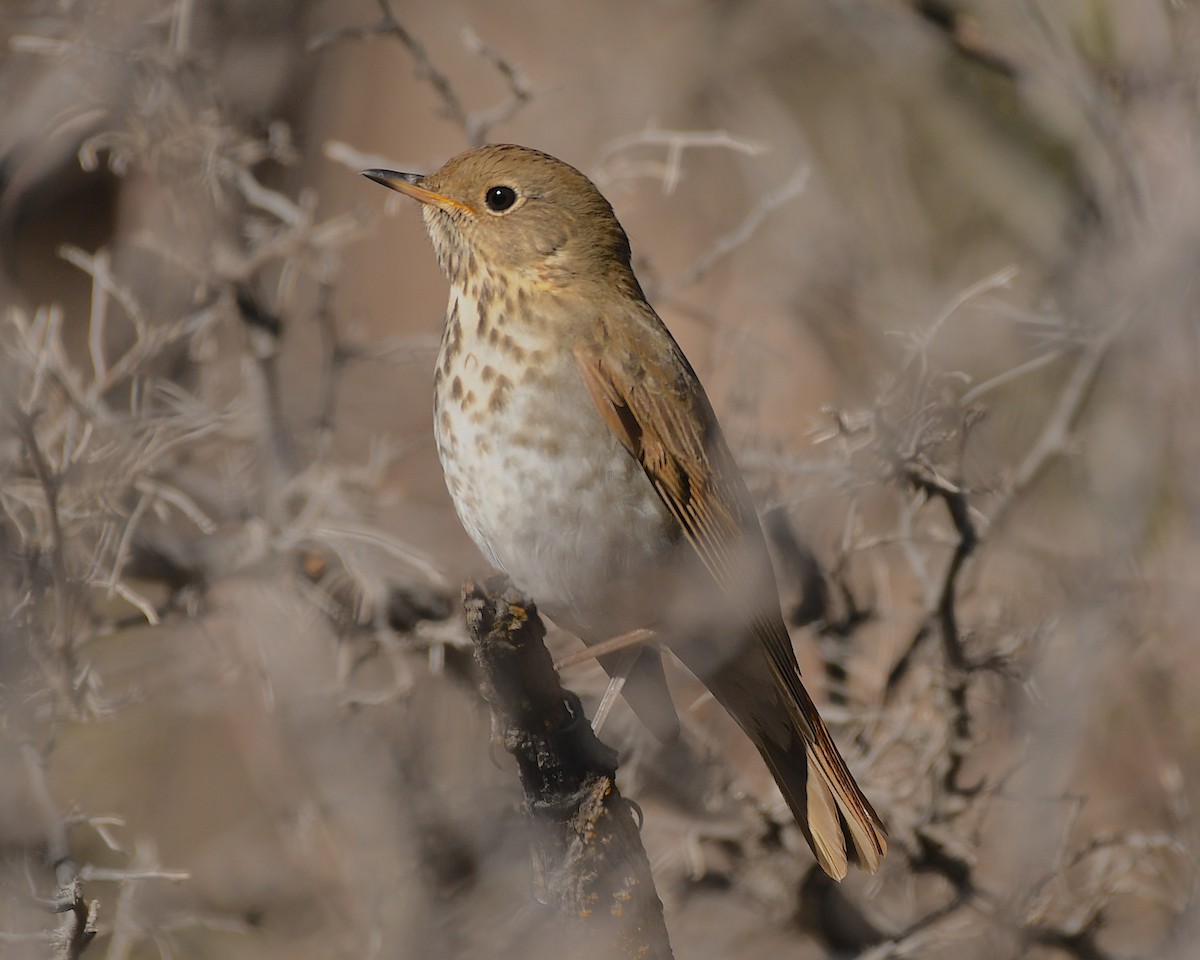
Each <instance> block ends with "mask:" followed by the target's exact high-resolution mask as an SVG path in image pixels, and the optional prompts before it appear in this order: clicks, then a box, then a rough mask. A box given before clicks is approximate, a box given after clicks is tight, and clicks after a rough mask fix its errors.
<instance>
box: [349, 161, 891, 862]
mask: <svg viewBox="0 0 1200 960" xmlns="http://www.w3.org/2000/svg"><path fill="white" fill-rule="evenodd" d="M365 175H366V176H368V177H370V178H371V179H372V180H376V181H378V182H379V183H382V184H384V185H385V186H387V187H391V188H392V189H393V190H398V191H399V192H400V193H403V194H405V195H407V196H409V197H412V198H413V199H415V200H419V201H420V202H421V203H422V204H423V212H424V217H425V225H426V227H427V228H428V230H429V235H430V237H431V239H432V240H433V246H434V248H435V250H436V252H437V257H438V261H439V263H440V264H441V267H442V270H443V271H444V272H445V274H446V276H447V278H448V279H449V281H450V303H449V307H448V312H447V315H446V326H445V331H444V333H443V336H442V345H441V352H440V354H439V356H438V361H437V370H436V373H435V376H434V392H435V400H434V413H435V419H434V434H435V437H436V440H437V448H438V455H439V457H440V458H441V462H442V469H443V471H444V472H445V476H446V485H447V487H448V488H449V490H450V495H451V497H452V498H453V500H454V505H455V508H456V509H457V511H458V515H459V518H460V519H461V520H462V523H463V526H464V527H466V529H467V532H468V533H469V534H470V535H471V537H472V539H473V540H474V541H475V543H476V544H478V546H479V548H480V550H482V551H483V553H484V554H485V555H486V556H487V558H488V560H489V561H491V563H492V564H494V565H495V566H496V567H498V568H499V569H501V570H503V571H504V572H505V573H507V574H508V576H509V578H510V579H511V580H512V582H513V583H514V584H515V585H516V586H517V587H519V588H520V589H521V590H523V591H525V592H526V593H527V594H529V595H530V596H532V597H533V599H534V600H535V601H536V602H537V604H538V605H539V607H540V608H541V609H542V610H543V611H544V612H545V613H546V614H547V615H548V616H549V617H550V618H551V619H553V620H554V621H555V622H556V623H558V624H559V625H560V626H562V627H564V628H565V629H567V630H569V631H571V632H572V633H574V634H576V635H577V636H579V637H580V638H581V639H582V640H583V641H584V642H585V643H589V644H596V643H600V642H603V641H605V640H608V639H610V638H614V637H618V636H621V635H625V634H631V633H633V632H634V631H638V630H642V629H643V628H644V629H645V630H648V631H652V633H653V636H654V637H655V638H656V640H658V641H659V642H661V643H662V644H663V645H665V646H666V647H668V648H669V649H671V650H672V651H673V652H674V653H675V654H676V655H677V656H678V657H679V658H680V659H681V660H682V661H683V663H684V664H685V665H686V666H687V667H688V668H689V669H690V670H691V671H692V672H693V673H695V674H696V676H697V677H698V678H699V679H700V680H701V681H702V682H703V683H704V684H705V685H706V686H707V687H708V689H709V690H711V691H712V694H713V696H714V697H715V698H716V699H717V701H718V702H720V703H721V704H722V706H724V707H725V709H726V710H728V711H729V713H730V714H731V715H732V716H733V718H734V720H736V721H737V722H738V724H739V725H740V726H741V728H742V729H743V730H744V731H745V732H746V734H747V736H749V738H750V739H751V740H752V741H753V742H754V744H755V746H756V747H758V750H759V752H760V753H761V754H762V757H763V759H764V760H765V761H766V763H767V766H768V767H769V768H770V770H771V773H772V774H773V775H774V777H775V780H776V782H777V783H778V784H779V787H780V789H781V790H782V791H783V795H784V797H785V798H786V799H787V802H788V805H789V806H790V807H791V809H792V812H793V814H794V815H795V817H796V821H797V822H798V823H799V825H800V828H801V830H803V832H804V835H805V837H806V838H807V839H808V842H809V845H810V846H811V847H812V849H813V852H814V853H815V854H816V857H817V860H818V861H819V862H820V864H821V866H822V867H823V868H824V869H825V871H826V872H827V873H828V874H830V876H832V877H834V878H836V879H841V878H842V877H843V876H845V874H846V869H847V864H848V862H850V861H855V862H858V863H860V864H861V865H863V866H864V867H866V869H868V870H871V871H872V872H873V871H874V870H875V869H876V868H877V867H878V866H879V861H880V858H881V857H882V856H883V855H884V853H885V852H886V850H887V841H886V839H885V836H884V831H883V826H882V824H881V823H880V821H879V818H878V816H877V815H876V813H875V811H874V810H873V809H872V808H871V805H870V803H868V801H867V800H866V798H865V797H864V796H863V795H862V792H861V791H860V790H859V788H858V785H857V784H856V783H855V782H854V778H853V777H852V776H851V774H850V771H849V770H848V769H847V768H846V764H845V762H844V761H843V760H842V757H841V755H840V754H839V753H838V750H837V747H836V746H835V745H834V742H833V739H832V738H831V737H830V735H829V731H828V730H827V729H826V728H825V724H824V723H823V722H822V721H821V718H820V716H819V715H818V713H817V710H816V707H815V706H814V705H813V702H812V700H811V699H809V696H808V693H807V692H806V691H805V689H804V686H803V684H802V683H801V680H800V669H799V667H798V666H797V663H796V656H795V653H794V652H793V650H792V645H791V640H790V638H789V637H788V632H787V628H786V626H785V625H784V621H783V617H782V614H781V613H780V607H779V597H778V593H777V591H776V586H775V579H774V576H773V574H772V571H771V561H770V558H769V556H768V554H767V548H766V544H765V541H764V539H763V534H762V529H761V527H760V526H759V523H758V518H757V516H756V515H755V512H754V507H753V503H752V502H751V499H750V494H749V492H748V491H747V490H746V486H745V483H744V482H743V480H742V477H741V474H740V473H739V472H738V469H737V466H736V465H735V463H734V461H733V457H732V456H731V455H730V452H729V449H728V447H727V446H726V443H725V439H724V437H723V436H722V434H721V430H720V428H719V427H718V425H717V420H716V417H715V415H714V414H713V411H712V407H711V406H710V405H709V402H708V398H707V396H706V395H705V393H704V389H703V388H702V387H701V386H700V381H699V380H698V379H697V377H696V374H695V372H694V371H693V370H692V368H691V366H690V365H689V363H688V361H687V359H686V358H685V357H684V355H683V353H682V352H681V351H680V349H679V346H678V345H677V344H676V343H675V340H674V339H673V338H672V337H671V334H670V333H669V332H668V331H667V328H666V327H665V326H664V325H663V323H662V321H661V320H659V318H658V316H657V315H656V314H655V312H654V310H653V309H652V308H651V306H650V304H649V303H647V302H646V299H645V296H644V295H643V293H642V289H641V287H640V286H639V285H638V281H637V278H636V277H635V276H634V275H633V270H632V268H631V266H630V252H629V241H628V239H627V238H626V236H625V231H624V230H622V229H621V225H620V224H619V223H618V222H617V218H616V217H615V216H614V214H613V211H612V207H610V206H609V204H608V201H607V200H605V199H604V197H603V196H602V195H601V194H600V191H599V190H597V189H596V187H595V186H594V185H593V184H592V183H591V181H590V180H588V179H587V177H585V176H584V175H583V174H582V173H580V172H579V171H578V170H576V169H575V168H574V167H571V166H568V165H567V164H565V163H563V162H562V161H560V160H556V159H554V158H553V157H550V156H547V155H546V154H544V153H539V152H538V151H536V150H530V149H527V148H525V147H518V146H512V145H495V146H487V147H480V148H478V149H476V150H471V151H468V152H467V153H464V154H461V155H460V156H457V157H455V158H454V159H452V160H450V161H448V162H447V163H446V164H445V166H443V167H442V168H441V169H440V170H438V171H437V172H436V173H433V174H430V175H429V176H419V175H416V174H409V173H395V172H392V171H389V170H368V171H366V174H365ZM600 659H601V663H602V664H604V666H605V668H606V669H608V670H609V672H610V673H612V672H616V671H617V670H618V669H620V670H622V671H623V672H627V673H628V679H627V682H626V684H625V686H624V688H623V691H622V692H623V695H624V696H625V698H626V699H627V700H628V701H629V703H630V705H631V706H632V707H633V708H634V710H635V712H636V713H637V714H638V715H639V716H640V717H642V718H643V720H645V721H646V722H647V723H648V725H649V726H650V727H651V728H652V729H654V730H655V731H656V732H657V733H658V734H659V736H661V737H669V736H670V735H671V734H672V733H673V732H674V731H675V729H677V727H676V724H677V723H678V721H677V719H676V716H675V712H674V708H673V707H671V706H670V699H669V695H668V693H667V690H666V684H665V682H664V676H663V669H662V661H661V659H660V654H659V650H658V648H657V647H656V646H644V647H642V648H641V650H640V652H636V653H634V654H633V655H632V658H629V657H626V658H624V660H623V661H622V658H621V657H618V656H616V655H611V654H610V655H608V656H605V657H601V658H600ZM618 662H620V664H621V665H620V667H618Z"/></svg>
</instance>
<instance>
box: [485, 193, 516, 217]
mask: <svg viewBox="0 0 1200 960" xmlns="http://www.w3.org/2000/svg"><path fill="white" fill-rule="evenodd" d="M483 202H484V203H486V204H487V208H488V209H489V210H491V211H492V212H493V213H503V212H504V211H505V210H507V209H508V208H509V207H511V206H512V205H513V204H514V203H516V202H517V191H516V190H514V189H513V188H512V187H488V192H487V193H485V194H484V195H483Z"/></svg>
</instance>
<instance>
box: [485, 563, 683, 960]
mask: <svg viewBox="0 0 1200 960" xmlns="http://www.w3.org/2000/svg"><path fill="white" fill-rule="evenodd" d="M504 583H505V582H504V581H501V582H500V583H492V584H489V585H488V586H489V587H490V588H499V587H501V586H503V585H504ZM463 606H464V607H465V609H466V614H467V627H468V629H469V630H470V633H471V637H472V640H473V641H474V643H475V656H476V660H477V661H478V662H479V665H480V667H481V668H482V670H483V675H484V681H483V684H484V696H485V697H486V698H487V700H488V702H489V703H491V705H492V710H493V716H494V718H495V723H496V728H497V729H498V730H500V731H501V736H502V737H503V740H504V747H505V749H506V750H508V752H509V753H511V754H512V755H513V756H514V757H515V758H516V760H517V767H518V770H519V772H520V776H521V784H522V786H523V788H524V791H525V813H526V815H527V816H528V817H529V819H530V822H531V825H532V834H533V837H532V844H533V861H534V872H535V884H536V887H537V889H536V893H537V897H538V899H539V900H541V901H542V902H544V903H548V904H552V905H553V906H554V907H555V908H556V909H557V910H558V912H559V913H560V914H562V915H563V916H565V917H567V918H569V922H572V923H573V925H575V926H576V927H577V928H578V929H582V930H585V931H587V933H588V935H589V937H590V938H591V940H592V941H593V942H594V943H595V944H596V946H597V948H599V949H601V950H602V951H603V952H602V954H601V955H604V956H621V957H637V958H644V960H655V958H670V957H672V956H673V954H672V953H671V945H670V942H669V941H668V939H667V929H666V925H665V924H664V922H663V916H662V903H661V901H660V900H659V899H658V892H657V891H656V890H655V888H654V881H653V879H652V877H651V875H650V863H649V861H648V860H647V858H646V851H645V850H644V849H643V848H642V843H641V838H640V837H639V835H638V827H637V824H636V823H635V821H634V817H633V811H632V809H631V806H630V804H628V803H627V802H626V801H624V800H623V799H622V797H621V795H620V793H619V792H618V790H617V787H616V783H615V782H614V777H615V774H616V767H617V758H616V754H615V752H614V751H613V750H612V749H610V748H609V747H607V746H606V745H605V744H603V743H601V742H600V741H599V740H597V739H596V736H595V734H593V733H592V728H591V726H590V725H589V724H588V722H587V718H586V717H585V716H584V715H583V710H582V708H581V707H580V704H579V700H578V698H577V697H575V695H574V694H572V693H569V692H567V691H564V690H563V689H562V686H561V685H560V684H559V681H558V674H557V673H555V671H554V665H553V663H552V661H551V659H550V654H549V652H548V651H547V650H546V648H545V646H544V645H543V644H542V638H543V637H544V636H545V629H544V627H543V626H542V623H541V620H540V619H539V618H538V615H537V610H536V608H535V607H534V605H533V603H532V602H531V601H529V600H528V599H527V598H525V597H524V596H522V595H521V594H520V593H518V592H517V591H516V590H514V589H512V587H511V586H510V587H508V588H507V589H505V590H503V592H502V593H501V592H500V591H499V589H484V588H480V587H478V586H476V585H475V584H474V583H467V585H466V586H465V587H464V589H463Z"/></svg>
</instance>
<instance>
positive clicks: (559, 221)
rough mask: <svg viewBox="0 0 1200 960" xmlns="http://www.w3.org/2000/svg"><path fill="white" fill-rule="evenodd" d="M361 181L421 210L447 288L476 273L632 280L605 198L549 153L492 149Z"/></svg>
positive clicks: (565, 281)
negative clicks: (427, 170) (426, 170)
mask: <svg viewBox="0 0 1200 960" xmlns="http://www.w3.org/2000/svg"><path fill="white" fill-rule="evenodd" d="M363 175H364V176H366V177H369V178H371V179H372V180H375V181H377V182H378V183H382V184H383V185H384V186H386V187H390V188H391V189H393V190H396V191H399V192H400V193H403V194H405V195H406V196H409V197H412V198H413V199H414V200H418V201H420V202H421V203H422V204H423V212H424V215H425V226H426V228H427V229H428V230H429V235H430V237H431V239H432V240H433V245H434V248H435V250H436V251H437V256H438V262H439V263H440V264H441V266H442V270H443V271H444V272H445V274H446V276H447V277H448V278H449V279H450V281H451V283H460V284H465V283H467V282H469V281H470V280H471V279H473V278H474V277H475V276H476V275H478V273H479V272H480V271H487V272H496V271H503V272H505V273H506V274H509V275H512V274H517V275H521V276H523V277H524V278H526V279H527V280H529V281H531V282H535V283H546V284H562V285H569V284H574V283H579V282H584V281H588V280H597V281H601V282H612V281H613V280H614V279H615V278H617V277H621V275H622V274H625V275H628V279H630V280H631V279H632V273H631V271H630V266H629V240H628V239H627V238H626V236H625V231H624V230H623V229H621V225H620V223H618V222H617V218H616V216H615V214H614V213H613V210H612V207H611V206H610V205H609V203H608V201H607V200H605V199H604V196H603V195H602V194H601V193H600V191H599V190H598V189H596V186H595V184H593V183H592V182H591V181H590V180H589V179H588V178H587V177H585V176H584V175H583V174H582V173H580V172H579V171H578V170H576V169H575V168H574V167H572V166H571V165H570V164H566V163H563V162H562V161H561V160H556V159H555V158H554V157H551V156H549V155H548V154H545V153H541V152H540V151H537V150H532V149H530V148H528V147H520V146H515V145H513V144H491V145H489V146H485V147H478V148H476V149H474V150H469V151H467V152H466V153H461V154H459V155H458V156H456V157H454V158H452V159H450V160H448V161H447V162H446V163H445V164H444V165H443V166H442V168H441V169H440V170H438V171H437V172H436V173H431V174H429V175H427V176H421V175H420V174H413V173H396V172H395V171H392V170H365V171H363ZM621 278H622V279H624V277H621ZM634 282H635V283H636V281H634Z"/></svg>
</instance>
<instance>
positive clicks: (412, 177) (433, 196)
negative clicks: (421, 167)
mask: <svg viewBox="0 0 1200 960" xmlns="http://www.w3.org/2000/svg"><path fill="white" fill-rule="evenodd" d="M362 175H363V176H364V177H366V178H367V179H369V180H374V181H375V182H376V183H382V184H383V185H384V186H385V187H388V188H389V189H391V190H395V191H396V192H397V193H402V194H404V195H405V196H406V197H412V198H413V199H414V200H419V201H420V202H421V203H431V204H434V205H436V206H439V207H457V208H458V209H459V210H466V211H467V212H468V213H474V212H475V211H474V210H472V209H471V208H470V207H469V206H467V205H466V204H465V203H462V202H460V201H458V200H452V199H451V198H450V197H444V196H442V195H441V194H440V193H434V192H433V191H432V190H426V189H425V188H424V187H422V186H420V181H422V180H424V179H425V178H424V177H423V176H422V175H421V174H419V173H397V172H396V171H395V170H364V171H363V172H362Z"/></svg>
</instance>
